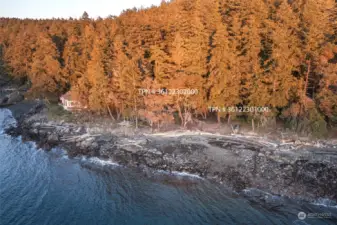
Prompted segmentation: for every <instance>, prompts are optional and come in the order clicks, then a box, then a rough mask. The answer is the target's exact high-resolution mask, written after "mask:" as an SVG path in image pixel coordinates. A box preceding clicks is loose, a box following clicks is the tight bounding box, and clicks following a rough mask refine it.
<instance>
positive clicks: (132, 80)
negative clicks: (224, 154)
mask: <svg viewBox="0 0 337 225" xmlns="http://www.w3.org/2000/svg"><path fill="white" fill-rule="evenodd" d="M336 9H337V7H336V3H335V1H334V0H311V1H304V0H298V1H288V0H266V1H264V0H242V1H237V0H175V1H171V2H169V3H168V2H165V1H163V2H162V4H161V5H160V6H159V7H155V6H153V7H151V8H149V9H132V10H126V11H124V12H123V13H122V14H121V15H120V16H119V17H109V18H105V19H97V20H93V19H90V17H88V15H87V14H84V15H83V16H82V18H80V19H69V20H65V19H53V20H29V19H26V20H19V19H9V18H1V19H0V46H1V49H2V58H3V59H2V61H3V62H4V63H5V64H6V68H9V69H10V70H11V73H12V75H13V76H14V77H25V76H27V77H28V78H29V80H30V81H31V82H32V90H31V91H36V92H53V93H56V94H61V93H62V92H64V91H66V90H68V89H69V88H71V89H76V93H78V95H79V96H78V98H80V99H81V101H83V102H85V103H86V104H88V106H89V108H90V109H91V110H93V111H101V112H104V113H108V112H109V111H110V110H111V112H112V113H113V114H116V115H117V117H120V116H122V115H123V116H132V117H138V116H140V117H151V119H150V120H151V121H155V122H154V123H161V122H160V121H162V120H165V119H163V118H164V117H165V116H164V115H173V113H176V115H178V117H179V118H180V120H181V124H182V125H184V124H186V120H187V119H186V118H187V117H188V116H186V115H193V116H194V117H196V116H203V117H206V116H207V114H208V111H207V108H208V106H212V105H213V106H235V105H240V104H241V105H247V106H268V107H270V108H271V109H272V111H273V112H274V114H273V115H278V114H280V113H281V112H284V113H283V114H284V115H287V117H298V116H300V115H303V113H302V112H303V110H304V111H305V110H309V108H311V107H312V104H314V107H316V109H318V110H319V112H320V113H322V115H323V116H325V117H326V118H327V122H333V123H335V122H336V121H337V119H336V116H337V106H336V104H337V103H336V99H337V95H336V92H335V91H334V90H335V89H334V88H335V87H336V85H337V84H336V81H337V69H336V68H337V67H336V63H337V47H336V44H337V38H336V36H337V23H336V21H337V19H336V15H337V13H336V12H337V11H336ZM4 63H3V64H4ZM2 67H4V66H2ZM141 88H143V89H145V88H148V89H160V88H166V89H184V88H187V89H198V94H197V95H144V96H143V95H140V94H139V89H141ZM309 106H310V107H309ZM144 112H147V114H146V113H144ZM145 114H146V115H145ZM228 116H229V115H228V114H227V113H224V114H220V113H219V115H218V117H219V119H220V117H228Z"/></svg>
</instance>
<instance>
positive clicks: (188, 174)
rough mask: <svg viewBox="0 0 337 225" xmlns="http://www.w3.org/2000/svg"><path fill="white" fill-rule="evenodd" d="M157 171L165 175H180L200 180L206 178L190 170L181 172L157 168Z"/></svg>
mask: <svg viewBox="0 0 337 225" xmlns="http://www.w3.org/2000/svg"><path fill="white" fill-rule="evenodd" d="M154 172H155V173H161V174H165V175H173V176H179V177H190V178H197V179H200V180H204V178H202V177H200V176H199V175H197V174H192V173H188V172H179V171H171V172H170V171H167V170H156V171H154Z"/></svg>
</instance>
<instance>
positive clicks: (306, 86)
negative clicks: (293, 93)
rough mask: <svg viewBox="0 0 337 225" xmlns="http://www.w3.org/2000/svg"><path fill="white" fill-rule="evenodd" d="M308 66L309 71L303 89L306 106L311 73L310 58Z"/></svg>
mask: <svg viewBox="0 0 337 225" xmlns="http://www.w3.org/2000/svg"><path fill="white" fill-rule="evenodd" d="M307 66H308V70H307V73H306V75H305V83H304V90H303V96H302V97H303V103H304V106H306V96H307V89H308V82H309V75H310V72H311V61H310V60H307Z"/></svg>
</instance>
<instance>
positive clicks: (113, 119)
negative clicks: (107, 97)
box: [105, 103, 116, 121]
mask: <svg viewBox="0 0 337 225" xmlns="http://www.w3.org/2000/svg"><path fill="white" fill-rule="evenodd" d="M105 104H106V103H105ZM106 107H107V109H108V111H109V114H110V117H111V119H112V121H116V119H115V117H113V115H112V113H111V110H110V107H109V106H108V104H106Z"/></svg>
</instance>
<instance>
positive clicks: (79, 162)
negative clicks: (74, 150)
mask: <svg viewBox="0 0 337 225" xmlns="http://www.w3.org/2000/svg"><path fill="white" fill-rule="evenodd" d="M10 125H15V121H14V119H13V118H12V117H11V113H10V112H9V111H8V110H4V109H0V224H1V225H68V224H69V225H75V224H78V225H94V224H97V225H108V224H109V225H112V224H118V225H119V224H121V225H122V224H130V225H138V224H139V225H152V224H159V225H166V224H174V225H175V224H177V225H184V224H193V225H196V224H214V225H216V224H219V225H220V224H221V225H222V224H257V225H261V224H262V225H264V224H337V220H336V218H337V216H336V215H337V209H336V207H335V206H334V204H331V206H329V204H330V201H328V200H317V202H316V204H315V203H303V202H300V201H297V200H292V199H284V198H280V197H277V196H272V195H269V194H267V193H266V195H265V198H266V199H267V197H268V199H272V200H275V202H276V203H277V204H276V206H275V205H273V204H264V203H263V202H265V201H256V199H255V200H253V201H252V199H250V198H249V197H248V198H247V197H244V196H243V194H239V193H235V192H232V191H230V190H228V189H227V188H226V187H225V185H220V184H214V183H211V182H209V181H207V180H204V179H200V178H198V177H195V176H188V174H180V173H175V174H173V175H171V174H168V173H165V172H163V171H144V170H140V169H130V168H125V167H123V166H119V165H117V164H115V163H113V162H108V161H102V160H100V159H97V158H86V157H79V158H75V159H69V158H68V157H67V155H66V153H65V152H64V151H63V150H62V149H57V148H55V149H53V150H52V151H51V152H45V151H43V150H41V149H36V145H35V144H34V143H32V142H26V143H23V142H22V141H21V138H20V137H18V138H12V137H10V136H7V135H5V134H3V132H2V131H3V128H4V127H6V126H10ZM247 193H248V194H247ZM249 193H255V192H254V191H251V190H247V191H246V196H250V195H249ZM261 202H262V203H261ZM280 202H281V203H282V204H279V203H280ZM328 203H329V204H328ZM299 212H305V213H306V214H307V215H310V214H308V213H316V214H312V215H316V217H318V216H317V215H318V214H317V213H325V214H319V215H320V217H322V215H323V217H324V218H305V219H303V220H301V219H299V218H298V213H299Z"/></svg>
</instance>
